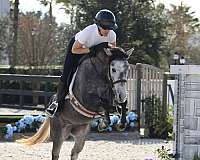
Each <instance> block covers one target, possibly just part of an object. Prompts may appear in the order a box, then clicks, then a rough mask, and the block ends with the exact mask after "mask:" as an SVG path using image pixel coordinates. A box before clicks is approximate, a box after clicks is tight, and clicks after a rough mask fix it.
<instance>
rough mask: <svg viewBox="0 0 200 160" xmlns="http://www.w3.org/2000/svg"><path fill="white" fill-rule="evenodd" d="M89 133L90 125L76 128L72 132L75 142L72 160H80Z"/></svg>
mask: <svg viewBox="0 0 200 160" xmlns="http://www.w3.org/2000/svg"><path fill="white" fill-rule="evenodd" d="M88 132H89V125H88V124H86V125H81V126H76V127H75V128H74V129H73V130H72V135H73V137H74V140H75V144H74V147H73V149H72V151H71V160H77V159H78V154H79V153H80V152H81V151H82V149H83V147H84V145H85V139H86V135H87V134H88Z"/></svg>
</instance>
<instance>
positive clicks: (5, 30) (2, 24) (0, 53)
mask: <svg viewBox="0 0 200 160" xmlns="http://www.w3.org/2000/svg"><path fill="white" fill-rule="evenodd" d="M9 28H10V21H9V19H8V18H7V17H4V18H0V61H2V60H3V59H4V58H5V56H7V55H8V54H7V52H8V46H9V44H10V43H11V42H10V41H11V39H10V30H9Z"/></svg>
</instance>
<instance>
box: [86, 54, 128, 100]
mask: <svg viewBox="0 0 200 160" xmlns="http://www.w3.org/2000/svg"><path fill="white" fill-rule="evenodd" d="M97 59H98V60H99V61H100V62H101V63H102V64H104V62H103V61H102V60H101V59H99V58H98V57H97ZM116 59H119V58H116ZM116 59H112V60H110V61H109V67H108V71H107V73H108V74H106V75H107V76H106V78H105V79H106V81H108V84H109V85H108V86H107V88H106V90H105V93H106V92H107V91H109V93H110V94H111V95H112V96H114V95H115V94H114V93H115V91H114V85H115V84H118V83H126V82H127V80H126V79H118V80H116V81H114V80H113V79H112V77H111V73H110V63H111V62H112V61H113V60H116ZM90 61H91V64H92V65H93V67H94V70H95V71H96V73H97V75H98V76H99V78H100V79H103V78H102V77H104V76H102V75H101V74H100V73H99V72H98V70H97V68H96V65H95V64H94V63H93V62H92V59H91V57H90ZM103 95H104V94H103ZM99 98H100V99H102V98H101V97H99ZM101 101H102V103H103V100H101Z"/></svg>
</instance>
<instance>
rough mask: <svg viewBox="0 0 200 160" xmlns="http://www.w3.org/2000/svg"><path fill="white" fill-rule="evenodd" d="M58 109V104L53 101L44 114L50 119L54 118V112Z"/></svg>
mask: <svg viewBox="0 0 200 160" xmlns="http://www.w3.org/2000/svg"><path fill="white" fill-rule="evenodd" d="M57 109H58V103H57V102H56V101H53V102H52V103H51V104H50V105H49V106H48V108H47V109H46V110H45V113H46V114H47V115H48V116H49V117H50V118H52V117H54V115H55V113H56V111H57Z"/></svg>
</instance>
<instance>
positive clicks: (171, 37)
mask: <svg viewBox="0 0 200 160" xmlns="http://www.w3.org/2000/svg"><path fill="white" fill-rule="evenodd" d="M171 8H172V9H171V10H170V11H168V19H169V25H168V27H167V30H168V36H167V41H166V43H167V44H168V46H169V50H168V52H169V53H170V54H171V55H172V56H173V54H174V53H175V52H178V53H180V55H182V56H184V57H190V60H191V61H190V63H193V62H198V61H199V60H200V58H199V56H198V55H199V52H198V51H197V52H196V51H195V50H193V49H191V48H190V47H188V45H187V43H188V38H189V37H190V36H191V35H193V34H194V33H198V32H199V29H200V23H199V19H198V18H196V17H195V16H194V12H192V11H191V8H190V7H189V6H186V5H184V4H183V3H181V5H179V6H175V5H171ZM186 61H187V59H186Z"/></svg>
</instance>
